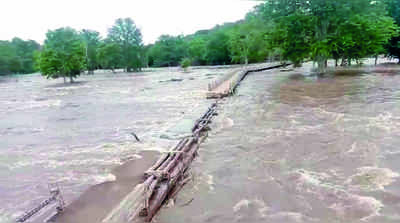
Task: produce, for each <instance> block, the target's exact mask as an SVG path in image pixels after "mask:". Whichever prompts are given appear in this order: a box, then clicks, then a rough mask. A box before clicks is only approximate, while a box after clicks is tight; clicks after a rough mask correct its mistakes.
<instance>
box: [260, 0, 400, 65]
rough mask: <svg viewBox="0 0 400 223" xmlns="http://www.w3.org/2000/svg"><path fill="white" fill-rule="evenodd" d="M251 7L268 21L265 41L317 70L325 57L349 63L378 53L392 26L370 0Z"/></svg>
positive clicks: (301, 0)
mask: <svg viewBox="0 0 400 223" xmlns="http://www.w3.org/2000/svg"><path fill="white" fill-rule="evenodd" d="M257 13H259V14H260V15H261V16H262V17H263V18H264V20H265V21H270V22H271V23H272V25H273V28H272V29H271V30H270V32H269V34H268V36H267V41H270V45H271V46H272V47H276V48H279V49H280V50H281V53H282V57H283V59H284V60H290V61H292V62H294V63H295V64H298V65H299V64H300V63H301V62H303V61H304V60H306V59H312V60H314V61H315V62H317V63H318V68H319V70H320V71H321V72H323V71H324V69H325V67H326V64H327V59H330V58H333V59H336V60H339V59H342V64H346V63H347V64H350V63H351V61H352V60H356V61H358V60H359V59H361V58H364V57H368V56H376V55H378V54H382V53H384V46H385V45H386V44H387V43H388V41H389V40H390V38H391V37H393V36H394V35H395V34H396V29H397V27H396V25H395V24H394V21H393V19H392V18H391V17H388V16H387V11H386V10H385V4H384V2H383V1H375V0H374V1H372V0H350V1H349V0H335V1H325V0H285V1H283V0H281V1H278V0H268V1H266V3H265V4H263V5H261V6H260V7H258V8H257Z"/></svg>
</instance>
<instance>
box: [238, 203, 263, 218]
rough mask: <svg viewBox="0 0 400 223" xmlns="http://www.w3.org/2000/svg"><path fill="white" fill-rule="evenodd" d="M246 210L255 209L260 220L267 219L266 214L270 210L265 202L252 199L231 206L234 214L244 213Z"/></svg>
mask: <svg viewBox="0 0 400 223" xmlns="http://www.w3.org/2000/svg"><path fill="white" fill-rule="evenodd" d="M247 209H256V210H257V212H258V214H259V216H260V217H261V218H265V217H267V216H268V215H267V212H268V211H269V210H270V208H269V207H268V206H267V205H266V204H265V202H264V201H263V200H260V199H253V200H247V199H243V200H240V201H239V202H238V203H236V204H235V205H234V206H233V212H234V213H238V212H241V211H246V210H247Z"/></svg>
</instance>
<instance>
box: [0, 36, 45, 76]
mask: <svg viewBox="0 0 400 223" xmlns="http://www.w3.org/2000/svg"><path fill="white" fill-rule="evenodd" d="M39 48H40V45H39V44H38V43H37V42H35V41H33V40H28V41H24V40H22V39H20V38H13V39H12V41H11V42H10V41H0V74H11V73H22V74H27V73H32V72H34V71H35V69H34V63H33V62H34V59H33V56H34V52H35V51H37V50H38V49H39Z"/></svg>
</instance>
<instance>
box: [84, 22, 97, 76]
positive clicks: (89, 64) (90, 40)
mask: <svg viewBox="0 0 400 223" xmlns="http://www.w3.org/2000/svg"><path fill="white" fill-rule="evenodd" d="M80 35H81V37H82V40H83V42H84V44H85V58H86V69H87V71H88V72H89V73H93V71H94V70H96V69H97V68H98V67H99V60H98V50H99V47H100V43H101V38H100V33H99V32H97V31H92V30H87V29H84V30H82V31H81V33H80Z"/></svg>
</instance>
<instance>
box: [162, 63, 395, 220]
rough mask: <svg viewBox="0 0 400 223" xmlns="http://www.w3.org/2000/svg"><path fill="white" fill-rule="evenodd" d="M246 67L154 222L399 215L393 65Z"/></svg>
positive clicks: (324, 218) (386, 216)
mask: <svg viewBox="0 0 400 223" xmlns="http://www.w3.org/2000/svg"><path fill="white" fill-rule="evenodd" d="M308 68H309V67H307V66H306V67H305V68H302V69H297V70H294V71H290V70H282V71H279V70H273V71H266V72H260V73H253V74H251V75H249V76H248V77H247V78H246V79H245V81H243V82H242V84H241V85H240V87H239V88H238V92H237V95H236V96H234V97H230V98H228V99H226V100H224V101H223V105H222V106H221V108H222V109H221V110H220V111H219V116H218V118H217V119H216V120H215V122H214V123H213V125H212V131H211V132H210V137H209V138H208V139H207V141H206V142H205V144H203V145H202V146H201V150H200V154H199V157H198V158H197V159H196V161H195V163H194V164H193V166H192V172H193V180H192V181H191V182H190V183H189V184H188V185H187V186H186V187H185V188H184V189H183V190H182V191H181V193H180V194H179V196H178V198H177V199H176V201H175V203H174V204H173V205H172V204H171V202H170V203H169V207H167V208H163V209H162V210H161V212H160V215H159V216H157V217H156V220H157V221H158V222H171V223H176V222H178V223H179V222H181V223H190V222H216V223H224V222H226V223H228V222H229V223H231V222H252V223H253V222H274V223H275V222H276V223H281V222H285V223H291V222H304V223H309V222H323V223H331V222H332V223H333V222H369V223H372V222H376V223H378V222H379V223H392V222H393V223H394V222H400V179H399V177H400V175H399V174H400V147H399V146H400V69H399V67H394V66H379V67H377V68H365V69H356V70H352V71H340V72H336V75H327V76H325V77H317V76H312V75H311V76H310V75H309V74H310V72H309V69H308Z"/></svg>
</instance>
